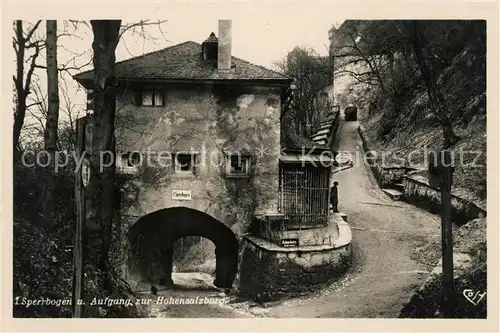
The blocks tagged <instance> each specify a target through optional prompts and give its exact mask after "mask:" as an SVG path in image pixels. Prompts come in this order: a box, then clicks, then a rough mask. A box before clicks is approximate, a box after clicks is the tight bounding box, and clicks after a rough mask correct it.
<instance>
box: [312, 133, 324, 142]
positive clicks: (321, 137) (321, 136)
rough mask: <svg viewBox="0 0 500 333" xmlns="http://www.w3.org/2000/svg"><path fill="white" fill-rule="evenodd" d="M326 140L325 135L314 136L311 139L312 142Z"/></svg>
mask: <svg viewBox="0 0 500 333" xmlns="http://www.w3.org/2000/svg"><path fill="white" fill-rule="evenodd" d="M326 139H328V135H326V134H320V135H318V134H315V135H313V136H312V137H311V140H312V141H321V140H326Z"/></svg>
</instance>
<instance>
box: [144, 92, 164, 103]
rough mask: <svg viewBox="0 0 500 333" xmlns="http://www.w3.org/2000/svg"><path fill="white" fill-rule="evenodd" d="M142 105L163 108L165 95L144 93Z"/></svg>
mask: <svg viewBox="0 0 500 333" xmlns="http://www.w3.org/2000/svg"><path fill="white" fill-rule="evenodd" d="M142 105H145V106H163V94H162V92H161V91H143V92H142Z"/></svg>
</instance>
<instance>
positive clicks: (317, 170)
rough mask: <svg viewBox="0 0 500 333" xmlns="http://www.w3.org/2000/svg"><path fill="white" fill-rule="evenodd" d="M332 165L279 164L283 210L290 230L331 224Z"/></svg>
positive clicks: (281, 205)
mask: <svg viewBox="0 0 500 333" xmlns="http://www.w3.org/2000/svg"><path fill="white" fill-rule="evenodd" d="M329 172H330V169H329V168H322V167H314V166H312V165H311V166H309V165H305V166H304V165H302V164H282V165H280V201H279V204H280V207H279V208H280V211H281V213H283V214H285V216H287V217H288V219H289V224H288V226H287V229H305V228H313V227H318V226H324V225H326V224H327V223H328V210H329V205H330V203H329V200H328V194H329Z"/></svg>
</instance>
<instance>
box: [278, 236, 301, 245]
mask: <svg viewBox="0 0 500 333" xmlns="http://www.w3.org/2000/svg"><path fill="white" fill-rule="evenodd" d="M281 246H283V247H295V246H299V239H298V238H285V239H282V240H281Z"/></svg>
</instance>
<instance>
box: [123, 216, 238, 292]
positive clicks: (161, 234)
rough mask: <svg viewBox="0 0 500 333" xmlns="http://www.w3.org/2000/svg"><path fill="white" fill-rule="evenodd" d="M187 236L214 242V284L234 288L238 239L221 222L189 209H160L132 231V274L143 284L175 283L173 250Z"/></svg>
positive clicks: (143, 218) (141, 219)
mask: <svg viewBox="0 0 500 333" xmlns="http://www.w3.org/2000/svg"><path fill="white" fill-rule="evenodd" d="M187 236H200V237H205V238H207V239H209V240H211V241H212V242H213V243H214V245H215V255H216V264H215V265H216V273H215V281H214V285H215V286H216V287H219V288H231V286H232V284H233V281H234V277H235V276H236V272H237V268H238V239H237V238H236V236H235V235H234V233H233V232H232V231H231V229H229V228H228V227H227V226H226V225H224V224H223V223H222V222H220V221H218V220H217V219H215V218H213V217H212V216H210V215H208V214H206V213H203V212H200V211H198V210H195V209H191V208H186V207H172V208H166V209H161V210H158V211H156V212H153V213H151V214H148V215H146V216H144V217H142V218H140V219H139V221H137V222H136V223H135V224H134V225H133V226H132V227H131V228H130V232H129V241H130V245H131V246H130V256H129V271H130V273H131V274H132V275H134V276H135V278H138V279H139V280H142V281H147V282H152V283H156V284H161V285H170V284H172V278H171V275H172V254H173V249H172V247H173V244H174V242H175V241H176V240H177V239H179V238H182V237H187Z"/></svg>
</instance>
